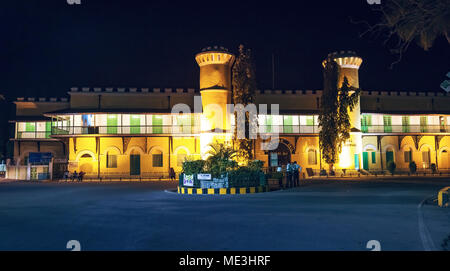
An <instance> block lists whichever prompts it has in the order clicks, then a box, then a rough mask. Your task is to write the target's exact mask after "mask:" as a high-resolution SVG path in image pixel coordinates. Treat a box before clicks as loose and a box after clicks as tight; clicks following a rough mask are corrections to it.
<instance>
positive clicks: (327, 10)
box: [0, 0, 450, 99]
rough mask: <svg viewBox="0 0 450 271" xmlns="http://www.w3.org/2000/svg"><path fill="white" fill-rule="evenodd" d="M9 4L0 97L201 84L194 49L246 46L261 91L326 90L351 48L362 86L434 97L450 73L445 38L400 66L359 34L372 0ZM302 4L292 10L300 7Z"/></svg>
mask: <svg viewBox="0 0 450 271" xmlns="http://www.w3.org/2000/svg"><path fill="white" fill-rule="evenodd" d="M81 2H82V3H81V5H68V4H67V1H66V0H45V1H43V0H40V1H38V0H11V1H1V6H0V29H1V30H0V31H1V40H0V60H1V61H0V93H3V94H6V95H7V97H9V98H12V99H13V98H15V97H18V96H19V97H20V96H25V97H27V96H34V97H50V96H65V95H66V92H67V91H68V89H69V88H70V87H72V86H78V87H86V86H89V87H150V88H151V87H195V88H197V87H198V68H197V65H196V63H195V60H194V55H195V53H197V52H199V51H200V50H201V49H202V48H203V47H206V46H211V45H222V46H225V47H227V48H229V49H230V50H231V51H233V52H236V51H237V47H238V45H239V44H240V43H243V44H244V45H246V46H247V47H249V48H251V49H252V50H253V53H254V57H255V63H256V71H257V79H258V88H260V89H266V88H271V86H272V80H271V78H272V75H271V70H272V69H271V58H272V57H271V55H272V53H275V55H276V78H277V80H276V88H277V89H321V88H322V67H321V61H322V60H323V59H324V58H325V56H326V55H327V54H328V53H329V52H333V51H338V50H354V51H356V52H357V53H358V54H359V55H360V56H361V57H362V58H363V60H364V61H363V65H362V67H361V70H360V85H361V87H362V88H363V89H365V90H412V91H415V90H420V91H438V90H439V89H440V88H439V85H440V83H441V82H442V81H443V80H444V79H445V74H446V73H447V72H448V71H449V70H450V67H449V63H450V62H449V60H450V50H449V45H448V44H447V42H446V41H445V40H444V39H443V38H440V39H439V40H437V41H436V43H435V45H434V47H433V48H432V49H431V50H430V51H429V52H425V51H423V50H422V49H420V48H418V47H417V46H416V45H412V46H411V47H410V49H409V50H408V51H407V53H406V54H405V55H404V56H403V60H402V62H401V63H400V64H398V65H396V66H395V67H394V69H393V70H390V69H389V66H390V64H391V63H392V62H393V61H394V60H395V57H394V56H392V55H391V54H390V53H389V49H388V48H386V47H384V46H383V44H382V42H383V39H382V37H378V38H377V37H373V36H365V37H363V38H360V37H359V34H360V33H361V32H362V31H364V30H365V26H364V25H362V24H353V23H351V21H350V18H353V19H354V20H368V21H370V22H373V23H374V22H376V21H377V18H378V14H377V13H375V12H374V11H373V10H372V6H370V5H368V4H367V1H366V0H351V1H349V0H346V1H343V0H342V1H333V0H329V1H325V0H316V1H314V0H310V1H295V2H294V1H293V2H287V3H283V2H281V1H271V2H266V1H257V2H248V3H247V2H245V3H244V2H241V3H234V2H231V1H209V2H208V3H206V4H205V3H200V2H198V3H197V2H195V1H184V2H182V3H181V4H180V3H178V2H177V3H175V2H169V1H162V2H156V1H132V0H128V1H127V0H122V1H112V0H109V1H100V0H81ZM294 3H296V4H294Z"/></svg>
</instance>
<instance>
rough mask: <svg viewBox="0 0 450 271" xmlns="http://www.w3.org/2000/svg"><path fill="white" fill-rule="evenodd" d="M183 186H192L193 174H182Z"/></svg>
mask: <svg viewBox="0 0 450 271" xmlns="http://www.w3.org/2000/svg"><path fill="white" fill-rule="evenodd" d="M183 186H194V175H186V174H184V175H183Z"/></svg>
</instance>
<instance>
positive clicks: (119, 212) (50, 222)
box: [0, 179, 450, 250]
mask: <svg viewBox="0 0 450 271" xmlns="http://www.w3.org/2000/svg"><path fill="white" fill-rule="evenodd" d="M449 185H450V180H445V179H440V180H434V181H432V180H430V179H415V181H408V180H405V179H403V180H396V181H392V180H382V181H375V182H374V181H368V180H365V181H359V182H358V181H356V182H355V181H349V180H346V181H342V180H341V181H333V180H329V181H320V180H314V183H308V184H306V185H305V186H303V187H300V188H296V189H292V190H285V191H276V192H271V193H262V194H252V195H178V194H174V193H167V192H164V190H165V189H170V188H174V187H175V184H174V183H169V182H146V183H108V184H97V183H82V184H80V183H25V182H14V183H0V250H66V243H67V242H68V241H69V240H73V239H74V240H78V241H80V243H81V249H82V250H367V249H366V243H367V241H369V240H378V241H380V243H381V249H382V250H424V245H423V236H424V233H423V232H424V231H425V233H427V232H429V234H428V236H429V237H430V240H431V243H432V245H434V247H433V248H435V249H440V244H441V243H442V240H443V239H444V238H445V237H447V236H448V235H449V234H450V210H449V209H448V208H447V209H442V208H438V207H436V206H433V205H424V206H423V207H422V208H420V209H418V205H419V203H420V202H421V201H422V200H423V199H425V198H427V197H428V196H430V195H433V194H435V193H436V192H437V191H438V190H439V189H440V188H441V187H444V186H449ZM418 211H419V212H422V213H423V215H422V217H423V218H424V219H423V221H424V225H425V227H423V225H422V227H419V224H420V222H419V218H418ZM425 236H426V234H425ZM421 237H422V239H421ZM430 240H428V241H430Z"/></svg>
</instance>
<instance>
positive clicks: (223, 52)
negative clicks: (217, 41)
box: [195, 46, 234, 67]
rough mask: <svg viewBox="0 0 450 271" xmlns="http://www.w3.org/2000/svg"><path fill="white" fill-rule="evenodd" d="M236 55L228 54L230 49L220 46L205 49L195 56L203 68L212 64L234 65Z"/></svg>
mask: <svg viewBox="0 0 450 271" xmlns="http://www.w3.org/2000/svg"><path fill="white" fill-rule="evenodd" d="M233 60H234V55H233V54H231V53H229V52H228V49H226V48H224V47H222V46H220V47H218V46H214V47H206V48H203V49H202V51H201V52H200V53H198V54H197V55H196V56H195V61H197V64H198V65H199V66H200V67H201V66H204V65H210V64H220V65H224V64H225V65H227V64H232V62H233Z"/></svg>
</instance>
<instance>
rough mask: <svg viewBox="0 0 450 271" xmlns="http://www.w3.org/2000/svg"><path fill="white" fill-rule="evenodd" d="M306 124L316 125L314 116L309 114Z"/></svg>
mask: <svg viewBox="0 0 450 271" xmlns="http://www.w3.org/2000/svg"><path fill="white" fill-rule="evenodd" d="M306 125H308V126H314V116H307V117H306Z"/></svg>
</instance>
